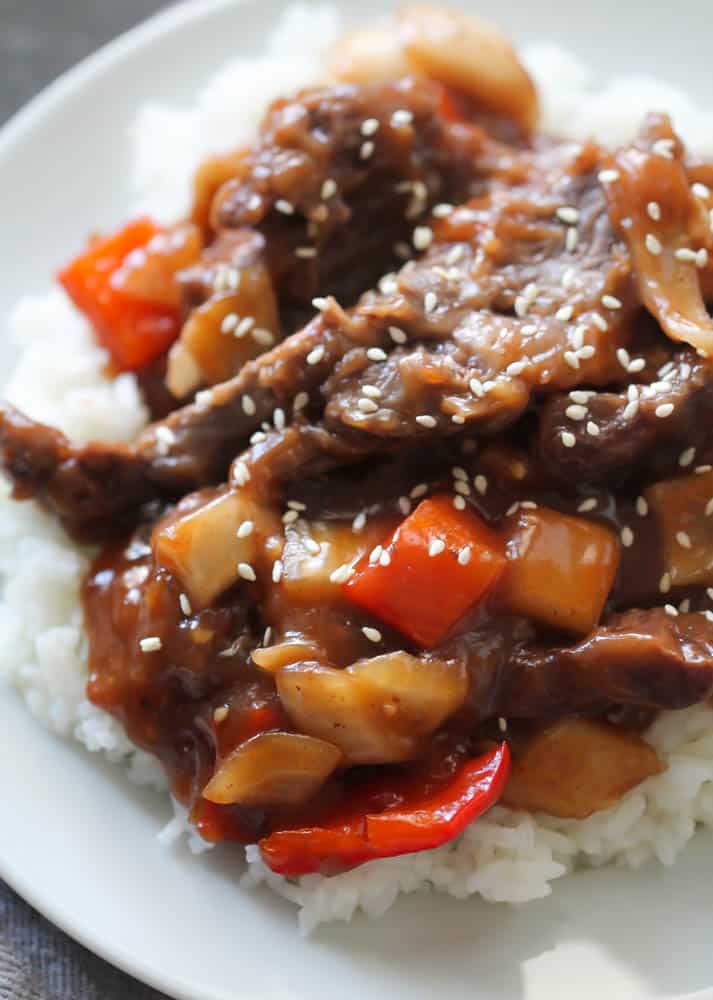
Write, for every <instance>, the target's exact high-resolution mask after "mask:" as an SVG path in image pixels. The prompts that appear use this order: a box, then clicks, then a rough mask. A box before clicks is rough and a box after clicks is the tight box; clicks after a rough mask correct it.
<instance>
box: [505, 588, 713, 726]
mask: <svg viewBox="0 0 713 1000" xmlns="http://www.w3.org/2000/svg"><path fill="white" fill-rule="evenodd" d="M506 674H507V680H506V682H505V684H504V695H503V697H502V700H501V701H500V703H499V705H498V709H499V713H500V714H502V715H505V716H508V717H509V716H512V717H513V718H544V717H548V716H549V717H552V716H557V715H565V714H571V713H572V712H597V711H602V710H606V709H608V708H609V707H610V706H611V705H634V706H638V707H643V708H655V709H661V708H668V709H678V708H685V707H686V706H688V705H693V704H696V703H698V702H701V701H705V700H706V699H707V698H709V697H710V696H711V695H712V694H713V629H711V625H710V622H708V621H707V620H706V619H705V618H704V617H702V616H701V615H699V614H683V615H677V616H672V615H670V614H669V613H668V612H667V611H665V610H664V609H663V608H652V609H650V610H633V611H628V612H625V613H623V614H620V615H615V616H613V617H612V618H611V619H610V620H609V621H608V622H607V623H606V624H605V625H602V626H601V627H600V628H598V629H596V630H595V631H594V632H592V633H591V635H588V636H587V637H586V638H585V639H583V640H582V641H581V642H579V643H577V644H576V645H574V646H570V647H562V648H560V647H557V646H555V647H554V648H551V647H541V648H539V649H538V648H537V647H534V648H533V647H528V646H522V647H521V648H520V649H519V650H517V651H516V652H515V653H514V655H513V656H512V657H511V659H510V661H509V663H508V666H507V668H506Z"/></svg>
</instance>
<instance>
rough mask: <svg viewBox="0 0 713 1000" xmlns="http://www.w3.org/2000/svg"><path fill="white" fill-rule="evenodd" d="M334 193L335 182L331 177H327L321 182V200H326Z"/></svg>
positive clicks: (335, 191) (335, 190)
mask: <svg viewBox="0 0 713 1000" xmlns="http://www.w3.org/2000/svg"><path fill="white" fill-rule="evenodd" d="M336 193H337V182H336V181H335V180H334V178H333V177H328V178H327V179H326V180H325V181H324V183H323V184H322V190H321V192H320V194H321V197H322V200H323V201H328V200H329V199H330V198H333V197H334V195H335V194H336Z"/></svg>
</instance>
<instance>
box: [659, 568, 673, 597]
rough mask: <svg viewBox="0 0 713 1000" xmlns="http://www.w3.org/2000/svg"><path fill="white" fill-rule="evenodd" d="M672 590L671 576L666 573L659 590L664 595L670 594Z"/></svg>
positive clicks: (660, 581)
mask: <svg viewBox="0 0 713 1000" xmlns="http://www.w3.org/2000/svg"><path fill="white" fill-rule="evenodd" d="M670 589H671V574H670V573H664V575H663V576H662V577H661V579H660V580H659V590H660V592H661V593H662V594H668V592H669V590H670Z"/></svg>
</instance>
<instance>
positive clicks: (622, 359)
mask: <svg viewBox="0 0 713 1000" xmlns="http://www.w3.org/2000/svg"><path fill="white" fill-rule="evenodd" d="M616 360H617V361H618V362H619V364H620V365H621V367H622V368H624V369H625V370H626V371H628V369H629V365H630V364H631V357H630V355H629V352H628V351H627V349H626V348H625V347H618V348H617V352H616Z"/></svg>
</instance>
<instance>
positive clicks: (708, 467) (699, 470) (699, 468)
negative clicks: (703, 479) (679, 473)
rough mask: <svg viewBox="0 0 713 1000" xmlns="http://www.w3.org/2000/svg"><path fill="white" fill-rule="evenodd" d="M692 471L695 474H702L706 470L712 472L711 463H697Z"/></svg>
mask: <svg viewBox="0 0 713 1000" xmlns="http://www.w3.org/2000/svg"><path fill="white" fill-rule="evenodd" d="M693 471H694V472H695V474H696V475H697V476H702V475H704V474H705V473H706V472H713V465H697V466H696V467H695V469H694V470H693Z"/></svg>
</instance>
